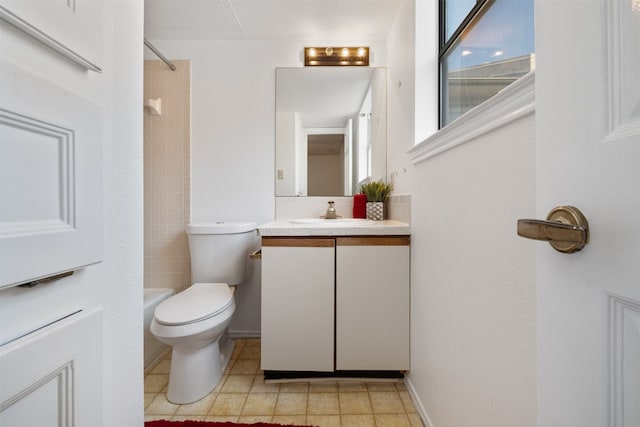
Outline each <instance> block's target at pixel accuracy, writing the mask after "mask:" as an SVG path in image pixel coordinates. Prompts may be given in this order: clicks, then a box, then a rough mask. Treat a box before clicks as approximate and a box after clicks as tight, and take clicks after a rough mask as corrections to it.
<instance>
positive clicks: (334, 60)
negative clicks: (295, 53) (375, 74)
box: [304, 47, 369, 67]
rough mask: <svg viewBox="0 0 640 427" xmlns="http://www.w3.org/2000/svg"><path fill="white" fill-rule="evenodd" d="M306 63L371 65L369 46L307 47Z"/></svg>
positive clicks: (314, 64) (307, 64) (313, 64)
mask: <svg viewBox="0 0 640 427" xmlns="http://www.w3.org/2000/svg"><path fill="white" fill-rule="evenodd" d="M304 65H305V66H319V65H338V66H340V65H355V66H365V67H366V66H368V65H369V48H368V47H305V48H304Z"/></svg>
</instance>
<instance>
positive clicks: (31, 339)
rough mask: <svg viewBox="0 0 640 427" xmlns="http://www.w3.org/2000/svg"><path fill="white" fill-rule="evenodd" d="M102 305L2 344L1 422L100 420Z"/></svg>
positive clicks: (28, 425) (35, 424)
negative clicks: (99, 307)
mask: <svg viewBox="0 0 640 427" xmlns="http://www.w3.org/2000/svg"><path fill="white" fill-rule="evenodd" d="M101 368H102V310H101V309H94V310H91V311H85V312H80V313H76V314H74V315H72V316H70V317H68V318H66V319H63V320H60V321H59V322H56V323H54V324H53V325H50V326H47V327H45V328H43V329H41V330H39V331H36V332H33V333H31V334H29V335H27V336H25V337H22V338H20V339H19V340H16V341H13V342H12V343H10V344H6V345H4V346H2V347H1V350H0V382H1V384H2V387H1V388H0V425H2V426H20V427H42V426H73V425H78V426H100V425H102V410H101V408H102V406H101V405H102V369H101Z"/></svg>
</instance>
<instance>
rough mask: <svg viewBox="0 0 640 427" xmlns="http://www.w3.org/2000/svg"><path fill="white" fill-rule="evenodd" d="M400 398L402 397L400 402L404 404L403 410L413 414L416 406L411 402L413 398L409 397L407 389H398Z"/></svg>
mask: <svg viewBox="0 0 640 427" xmlns="http://www.w3.org/2000/svg"><path fill="white" fill-rule="evenodd" d="M398 394H399V395H400V399H402V404H403V405H404V409H405V411H407V414H413V413H415V412H416V406H415V405H414V404H413V399H411V395H410V394H409V392H408V391H399V392H398Z"/></svg>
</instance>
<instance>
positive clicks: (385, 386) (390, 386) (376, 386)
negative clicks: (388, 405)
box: [367, 382, 397, 391]
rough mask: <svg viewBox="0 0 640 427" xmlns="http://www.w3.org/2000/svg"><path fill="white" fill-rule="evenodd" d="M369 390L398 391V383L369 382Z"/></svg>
mask: <svg viewBox="0 0 640 427" xmlns="http://www.w3.org/2000/svg"><path fill="white" fill-rule="evenodd" d="M367 390H368V391H396V390H397V389H396V385H395V383H392V382H386V383H367Z"/></svg>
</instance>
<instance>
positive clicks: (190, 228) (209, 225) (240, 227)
mask: <svg viewBox="0 0 640 427" xmlns="http://www.w3.org/2000/svg"><path fill="white" fill-rule="evenodd" d="M256 226H257V225H256V223H255V222H222V221H221V222H192V223H191V224H188V225H187V226H186V227H185V231H186V232H187V234H238V233H247V232H250V231H254V230H255V229H256Z"/></svg>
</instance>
